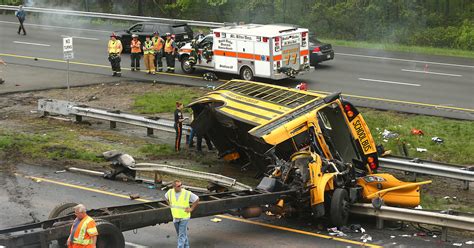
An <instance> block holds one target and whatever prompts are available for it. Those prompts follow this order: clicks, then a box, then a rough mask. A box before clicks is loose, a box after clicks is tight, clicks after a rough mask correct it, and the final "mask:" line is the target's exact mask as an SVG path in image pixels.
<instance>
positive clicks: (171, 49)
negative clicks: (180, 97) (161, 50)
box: [165, 33, 178, 72]
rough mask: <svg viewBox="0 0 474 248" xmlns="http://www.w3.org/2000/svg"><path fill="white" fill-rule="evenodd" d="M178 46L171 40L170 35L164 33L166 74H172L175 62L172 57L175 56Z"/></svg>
mask: <svg viewBox="0 0 474 248" xmlns="http://www.w3.org/2000/svg"><path fill="white" fill-rule="evenodd" d="M177 48H178V46H177V45H176V42H175V41H174V40H173V39H172V38H171V34H170V33H166V42H165V56H166V66H167V67H168V68H167V70H166V71H167V72H174V63H175V62H176V61H175V59H174V57H175V54H176V49H177Z"/></svg>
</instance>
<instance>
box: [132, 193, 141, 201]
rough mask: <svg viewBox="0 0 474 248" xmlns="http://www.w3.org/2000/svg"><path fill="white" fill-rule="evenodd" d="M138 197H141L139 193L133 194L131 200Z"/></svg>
mask: <svg viewBox="0 0 474 248" xmlns="http://www.w3.org/2000/svg"><path fill="white" fill-rule="evenodd" d="M138 198H140V195H139V194H131V195H130V200H135V199H138Z"/></svg>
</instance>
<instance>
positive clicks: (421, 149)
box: [416, 147, 428, 152]
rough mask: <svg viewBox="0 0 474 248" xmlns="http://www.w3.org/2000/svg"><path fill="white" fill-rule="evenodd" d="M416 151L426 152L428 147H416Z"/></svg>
mask: <svg viewBox="0 0 474 248" xmlns="http://www.w3.org/2000/svg"><path fill="white" fill-rule="evenodd" d="M416 151H417V152H427V151H428V149H426V148H421V147H417V148H416Z"/></svg>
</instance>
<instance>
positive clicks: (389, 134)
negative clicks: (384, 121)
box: [382, 129, 398, 139]
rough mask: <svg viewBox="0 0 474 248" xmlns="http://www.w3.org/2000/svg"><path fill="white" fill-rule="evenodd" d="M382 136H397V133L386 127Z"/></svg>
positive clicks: (389, 137)
mask: <svg viewBox="0 0 474 248" xmlns="http://www.w3.org/2000/svg"><path fill="white" fill-rule="evenodd" d="M382 137H383V138H384V139H393V138H396V137H398V133H394V132H390V131H388V130H387V129H385V130H383V133H382Z"/></svg>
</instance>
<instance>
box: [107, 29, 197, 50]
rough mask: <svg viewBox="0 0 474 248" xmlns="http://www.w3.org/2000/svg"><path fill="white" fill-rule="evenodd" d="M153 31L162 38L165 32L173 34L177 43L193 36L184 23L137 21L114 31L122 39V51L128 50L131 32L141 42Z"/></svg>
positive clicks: (151, 34)
mask: <svg viewBox="0 0 474 248" xmlns="http://www.w3.org/2000/svg"><path fill="white" fill-rule="evenodd" d="M154 32H158V33H159V34H160V36H161V37H162V38H163V39H164V38H165V37H166V33H170V34H174V35H175V41H176V42H177V43H178V44H180V43H183V44H184V43H185V42H187V41H190V40H191V39H192V38H193V37H194V33H193V30H192V29H191V28H190V27H189V26H188V24H186V23H152V22H139V23H137V24H135V25H133V26H131V27H130V28H128V29H126V30H120V31H116V32H115V34H116V35H117V36H118V37H119V39H120V40H121V41H122V45H123V48H124V52H130V41H131V40H132V34H137V35H138V39H139V40H140V41H141V42H142V44H143V42H145V38H146V36H147V35H150V36H153V33H154Z"/></svg>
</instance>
